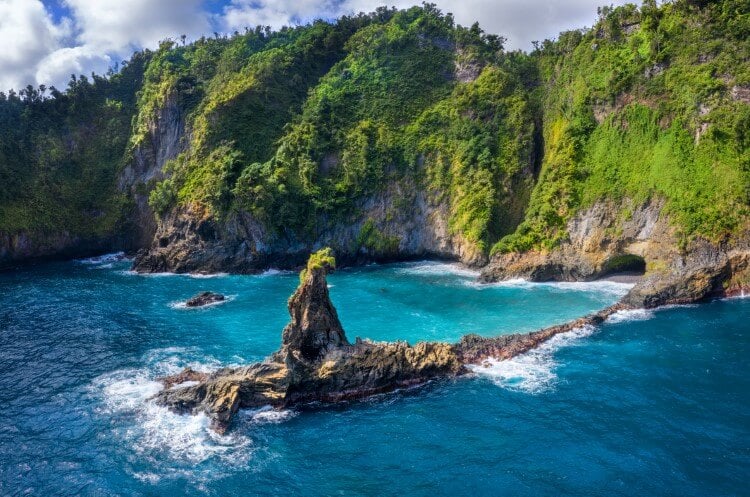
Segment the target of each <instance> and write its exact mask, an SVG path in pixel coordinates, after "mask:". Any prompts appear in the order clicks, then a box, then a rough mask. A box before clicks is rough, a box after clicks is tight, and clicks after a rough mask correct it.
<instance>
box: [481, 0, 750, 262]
mask: <svg viewBox="0 0 750 497" xmlns="http://www.w3.org/2000/svg"><path fill="white" fill-rule="evenodd" d="M748 40H750V2H747V1H746V0H725V1H721V2H697V1H687V0H678V1H675V2H672V3H665V4H664V5H663V6H661V7H657V6H656V4H655V2H654V1H652V0H648V1H646V2H645V3H644V4H643V6H642V7H641V8H640V9H638V8H636V7H635V6H634V5H627V6H624V7H619V8H616V9H610V8H603V9H600V20H599V22H598V23H597V24H596V26H594V28H593V29H591V30H589V31H585V32H581V31H572V32H567V33H563V34H562V35H561V36H560V38H559V40H558V41H557V42H545V43H544V44H542V45H541V46H539V47H538V49H537V51H536V52H535V53H534V54H533V56H534V57H535V59H536V60H537V61H538V66H539V68H540V72H541V77H542V80H543V85H542V87H541V88H540V93H539V98H540V101H541V104H542V105H541V106H542V108H543V109H544V123H545V125H544V142H545V154H544V163H543V167H542V171H541V176H540V178H539V181H538V182H537V184H536V187H535V189H534V192H533V194H532V197H531V202H530V204H529V207H528V210H527V213H526V219H525V220H524V222H523V223H522V224H521V225H520V226H519V227H518V230H517V231H516V233H514V234H513V235H511V236H508V237H506V238H504V239H503V240H502V241H501V242H500V243H498V244H497V245H496V246H495V248H494V249H495V250H497V251H517V250H527V249H530V248H550V247H552V246H554V245H556V244H557V243H559V242H560V241H561V240H563V239H565V237H566V232H565V224H566V222H567V220H568V219H569V218H570V217H571V216H572V215H574V214H575V213H576V212H578V211H579V210H581V209H583V208H586V207H588V206H590V205H592V204H593V203H594V202H596V201H598V200H600V199H607V198H609V199H612V200H615V201H621V200H623V199H630V200H633V201H636V202H643V201H645V200H647V199H649V198H652V197H659V198H662V199H665V200H666V208H667V212H668V214H669V215H670V217H671V219H672V221H673V223H674V224H675V226H676V227H677V228H678V230H679V231H680V234H681V235H682V237H683V240H684V241H687V240H688V239H690V238H692V237H695V236H703V237H705V238H708V239H711V240H714V241H721V240H724V239H726V238H727V237H731V236H732V235H733V234H734V233H735V232H736V231H737V230H738V229H740V228H741V227H742V223H746V221H747V219H748V215H749V214H750V148H749V146H750V141H749V140H748V133H749V131H748V130H750V105H748V104H750V97H749V96H748V95H750V42H748ZM743 88H744V89H745V90H744V91H746V92H747V94H745V96H744V97H742V95H743V93H742V91H743ZM623 215H628V212H627V210H625V211H624V212H623Z"/></svg>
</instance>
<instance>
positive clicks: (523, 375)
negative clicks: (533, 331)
mask: <svg viewBox="0 0 750 497" xmlns="http://www.w3.org/2000/svg"><path fill="white" fill-rule="evenodd" d="M595 330H596V328H594V327H593V326H583V327H581V328H575V329H573V330H571V331H568V332H566V333H561V334H559V335H555V336H554V337H552V338H551V339H549V340H547V341H546V342H544V343H543V344H541V345H540V346H539V347H537V348H535V349H532V350H530V351H528V352H526V353H524V354H520V355H518V356H516V357H513V358H512V359H507V360H498V359H493V358H491V359H487V360H486V361H484V362H483V363H482V364H481V365H469V366H468V368H469V369H470V370H471V371H472V372H474V373H475V374H477V375H480V376H485V377H488V378H490V379H491V380H492V381H493V383H495V384H496V385H498V386H500V387H502V388H505V389H507V390H512V391H517V392H525V393H530V394H538V393H543V392H547V391H550V390H553V389H554V388H555V385H556V383H557V375H556V374H555V368H556V367H557V362H556V361H555V357H554V353H555V352H556V351H557V350H558V349H560V348H561V347H565V346H569V345H572V344H573V343H575V342H576V341H578V340H580V339H581V338H583V337H587V336H589V335H591V334H592V333H594V331H595Z"/></svg>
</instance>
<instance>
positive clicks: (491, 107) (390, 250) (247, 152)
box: [136, 6, 535, 271]
mask: <svg viewBox="0 0 750 497" xmlns="http://www.w3.org/2000/svg"><path fill="white" fill-rule="evenodd" d="M235 43H238V44H242V43H245V41H244V39H243V38H242V37H238V38H236V41H235ZM501 43H502V40H501V39H499V38H497V37H492V36H486V35H484V34H483V33H482V32H481V30H479V28H477V27H474V28H472V29H466V28H461V27H457V26H455V25H454V23H453V19H452V18H451V17H450V16H445V15H442V14H441V13H440V12H439V11H438V10H436V9H435V8H434V7H431V6H425V7H423V8H416V7H415V8H412V9H409V10H405V11H393V10H387V9H381V10H380V11H378V12H377V13H376V14H374V15H371V16H366V17H357V18H354V19H349V18H344V19H342V20H340V21H339V22H338V23H336V24H334V25H329V24H326V23H322V22H321V23H316V24H314V25H312V26H310V27H308V28H304V29H301V30H298V31H295V32H294V36H289V37H288V39H285V40H284V41H283V43H281V42H280V43H278V44H269V45H268V46H264V47H263V48H261V49H260V50H259V51H258V52H257V53H256V54H254V55H252V56H250V57H249V58H247V59H246V61H247V65H246V66H245V67H243V68H242V69H239V70H236V69H233V70H230V71H228V72H225V73H221V74H217V75H215V76H213V77H212V79H211V81H209V82H208V83H206V84H205V87H206V89H207V90H206V94H205V96H204V97H203V100H202V102H201V103H199V104H198V106H197V107H196V109H195V111H193V112H192V113H191V114H190V116H189V117H188V119H187V121H188V122H187V125H186V128H187V132H186V135H187V136H189V138H190V139H189V143H186V144H185V147H184V149H183V151H182V152H181V153H180V154H179V155H178V156H177V157H175V158H174V160H172V161H170V162H169V163H168V164H167V165H166V170H167V171H168V172H169V175H170V176H169V178H167V179H165V180H164V181H162V182H161V183H159V184H158V185H157V187H156V189H155V190H154V192H153V193H152V194H151V199H150V200H151V205H152V206H154V208H155V209H156V210H157V212H158V213H159V214H160V215H161V223H160V226H159V231H158V233H157V235H156V244H155V246H154V247H152V250H151V251H150V252H149V253H148V254H142V255H141V256H140V257H139V258H138V260H137V263H136V264H137V267H139V268H141V269H144V270H158V271H161V270H177V271H195V270H218V269H224V270H226V269H229V270H235V271H252V270H256V269H259V268H262V267H264V266H266V265H268V264H269V263H270V262H274V263H275V264H282V265H283V264H293V263H295V261H298V260H304V258H305V257H306V254H308V253H309V252H310V251H311V250H312V249H314V248H316V247H319V246H321V245H324V244H325V245H332V246H333V247H334V248H335V249H336V250H337V252H338V253H339V254H340V257H341V258H342V259H343V260H356V259H357V258H363V257H364V258H374V259H379V258H394V257H399V258H400V257H408V256H418V255H420V256H423V255H442V256H451V257H452V256H459V257H461V258H463V259H464V260H467V261H480V260H483V259H484V257H485V256H486V253H487V252H488V250H489V247H490V246H491V245H492V243H494V242H495V241H497V240H498V239H499V238H500V236H502V235H504V234H507V233H509V232H511V231H512V230H513V229H514V228H515V226H516V224H517V223H518V221H519V220H520V216H521V215H522V210H523V204H524V198H525V196H526V195H527V192H528V191H529V189H530V185H531V181H532V176H533V169H534V168H533V158H534V157H533V145H534V143H533V141H534V130H535V122H534V118H533V116H534V112H533V109H532V106H533V103H532V101H531V99H530V96H529V90H528V87H529V81H528V80H526V81H525V80H524V78H529V77H533V74H534V68H533V64H532V63H531V60H530V58H529V57H528V56H526V55H523V54H510V55H509V54H504V53H503V52H502V47H501ZM181 67H182V69H181V70H183V71H185V72H186V73H187V74H191V75H193V74H194V72H195V69H194V67H193V65H191V64H184V65H183V66H181ZM527 74H529V75H530V76H527ZM191 77H195V76H191ZM168 78H169V76H164V75H162V77H161V79H160V80H158V81H154V82H153V84H155V85H157V86H159V87H162V86H164V85H165V83H164V81H166V80H168ZM170 91H171V90H170V89H169V88H167V89H162V90H160V91H159V92H158V93H157V94H158V95H164V94H169V92H170ZM144 94H145V92H144ZM144 107H147V106H145V105H144ZM146 119H147V117H146Z"/></svg>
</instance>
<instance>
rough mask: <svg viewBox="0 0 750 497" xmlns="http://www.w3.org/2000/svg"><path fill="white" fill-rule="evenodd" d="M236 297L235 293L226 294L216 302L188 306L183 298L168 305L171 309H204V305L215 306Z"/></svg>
mask: <svg viewBox="0 0 750 497" xmlns="http://www.w3.org/2000/svg"><path fill="white" fill-rule="evenodd" d="M236 297H237V295H226V296H225V297H224V300H219V301H217V302H209V303H208V304H204V305H199V306H194V307H188V305H187V303H186V302H185V301H184V300H178V301H175V302H170V303H169V307H171V308H172V309H180V310H188V311H194V310H197V309H205V308H206V307H216V306H217V305H221V304H226V303H227V302H230V301H232V300H234V299H235V298H236Z"/></svg>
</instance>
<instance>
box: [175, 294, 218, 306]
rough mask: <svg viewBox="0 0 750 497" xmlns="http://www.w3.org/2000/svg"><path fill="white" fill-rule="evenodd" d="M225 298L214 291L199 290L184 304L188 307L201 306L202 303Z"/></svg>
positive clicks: (207, 303)
mask: <svg viewBox="0 0 750 497" xmlns="http://www.w3.org/2000/svg"><path fill="white" fill-rule="evenodd" d="M225 299H226V297H224V296H223V295H222V294H220V293H214V292H201V293H199V294H198V295H196V296H195V297H193V298H191V299H188V301H187V302H185V305H186V306H188V307H202V306H204V305H209V304H216V303H217V302H223V301H224V300H225Z"/></svg>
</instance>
